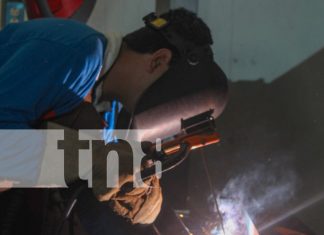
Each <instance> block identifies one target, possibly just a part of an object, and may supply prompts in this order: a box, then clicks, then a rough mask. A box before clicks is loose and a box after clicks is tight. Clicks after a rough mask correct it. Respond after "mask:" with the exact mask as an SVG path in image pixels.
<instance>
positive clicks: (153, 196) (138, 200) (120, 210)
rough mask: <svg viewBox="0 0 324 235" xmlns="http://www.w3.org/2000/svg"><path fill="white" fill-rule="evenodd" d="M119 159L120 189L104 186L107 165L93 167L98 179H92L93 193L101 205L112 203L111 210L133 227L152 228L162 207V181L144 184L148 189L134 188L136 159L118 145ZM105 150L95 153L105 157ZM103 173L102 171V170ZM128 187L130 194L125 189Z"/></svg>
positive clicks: (150, 179) (146, 181)
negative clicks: (134, 163)
mask: <svg viewBox="0 0 324 235" xmlns="http://www.w3.org/2000/svg"><path fill="white" fill-rule="evenodd" d="M116 148H117V149H118V156H119V172H120V175H119V187H117V185H116V187H114V188H107V187H106V185H105V180H104V179H105V177H106V176H105V173H106V172H105V171H104V169H103V168H102V167H105V166H106V164H105V162H100V161H96V163H95V164H94V166H93V167H94V169H95V172H98V173H97V175H96V176H97V177H96V179H93V181H95V180H96V182H94V187H93V192H94V194H95V196H96V197H97V199H98V200H99V201H109V202H110V203H109V205H110V206H111V208H112V209H113V210H114V211H115V212H116V213H117V214H118V215H120V216H122V217H124V218H127V219H129V221H130V222H131V223H133V224H150V223H153V222H154V220H155V219H156V218H157V216H158V215H159V213H160V210H161V206H162V190H161V187H160V182H159V179H158V178H157V177H156V176H152V177H150V178H148V179H146V180H144V183H145V187H139V188H132V186H133V165H132V163H133V158H132V156H131V153H129V152H127V151H124V149H125V148H124V146H123V144H118V145H117V147H116V146H115V149H116ZM100 151H103V149H97V150H96V152H97V153H98V154H99V155H100V156H102V153H100ZM101 169H102V170H101ZM125 186H126V188H127V190H124V189H125Z"/></svg>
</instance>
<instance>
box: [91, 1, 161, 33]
mask: <svg viewBox="0 0 324 235" xmlns="http://www.w3.org/2000/svg"><path fill="white" fill-rule="evenodd" d="M154 10H155V1H153V0H97V3H96V6H95V8H94V11H93V13H92V14H91V16H90V19H89V21H88V24H89V25H90V26H92V27H94V28H96V29H97V30H99V31H103V32H120V33H122V34H126V33H129V32H131V31H133V30H136V29H138V28H139V27H142V26H143V25H144V24H143V21H142V18H143V16H145V15H146V14H148V13H150V12H152V11H154Z"/></svg>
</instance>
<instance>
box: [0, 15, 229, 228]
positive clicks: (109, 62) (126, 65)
mask: <svg viewBox="0 0 324 235" xmlns="http://www.w3.org/2000/svg"><path fill="white" fill-rule="evenodd" d="M161 18H163V19H165V21H167V22H169V24H170V27H171V26H172V28H173V31H175V32H176V34H177V35H178V36H179V37H180V38H182V40H184V41H185V42H190V43H191V44H192V45H194V46H195V47H197V48H199V47H203V46H208V47H209V46H210V45H211V44H212V38H211V35H210V31H209V29H208V27H207V26H206V25H205V23H204V22H203V21H202V20H201V19H199V18H198V17H197V16H196V15H194V14H193V13H191V12H189V11H187V10H185V9H177V10H172V11H170V12H168V13H166V14H163V15H162V16H161ZM183 56H184V55H183V51H180V50H179V48H177V46H175V45H174V44H172V43H170V41H169V40H168V39H167V38H166V37H165V35H163V34H161V33H160V32H159V30H154V29H153V28H151V27H148V26H146V27H143V28H141V29H139V30H137V31H135V32H133V33H131V34H128V35H126V36H125V37H124V38H123V39H122V41H121V40H119V39H118V38H116V37H112V36H111V35H104V34H101V33H99V32H97V31H95V30H93V29H91V28H89V27H87V26H86V25H83V24H80V23H77V22H74V21H68V20H59V19H45V20H34V21H29V22H26V23H22V24H12V25H9V26H7V27H6V28H4V29H3V30H2V31H1V32H0V128H1V129H31V128H37V127H38V124H39V122H40V121H42V120H48V119H51V118H55V117H59V116H61V115H64V114H67V113H69V112H71V111H73V110H75V109H76V108H78V106H80V105H81V104H82V103H83V102H84V101H87V102H92V103H93V105H94V106H95V108H96V109H97V111H98V112H100V113H102V114H103V117H104V119H105V122H106V127H105V129H106V135H105V138H106V140H107V142H109V141H110V140H111V132H110V130H111V129H113V128H114V127H115V125H116V122H115V120H116V115H117V113H118V112H119V111H120V106H121V104H122V105H123V107H124V108H125V109H126V110H127V111H128V112H129V113H133V112H134V110H135V107H136V104H137V102H138V101H139V99H140V97H141V96H142V95H143V93H144V92H145V91H146V90H147V89H148V88H149V87H151V86H152V84H155V83H156V82H157V81H158V80H159V78H161V76H162V75H163V74H164V73H165V72H167V71H168V70H169V68H170V67H172V66H174V65H176V61H177V60H178V59H181V58H182V57H183ZM191 63H193V64H195V61H193V62H191ZM178 79H181V77H179V78H178ZM215 80H219V81H220V82H219V81H218V82H216V84H220V85H219V87H218V88H219V90H220V91H221V92H222V95H223V96H225V95H226V92H227V84H226V78H225V77H224V76H220V77H216V78H215ZM191 86H192V84H191ZM225 103H226V101H225V99H224V100H222V101H221V102H220V106H221V107H222V108H221V110H223V107H224V105H225ZM4 139H5V138H4ZM28 141H30V142H29V143H28V145H29V146H36V145H39V141H40V138H39V139H37V140H33V139H32V140H28ZM4 145H5V146H6V143H5V144H4ZM32 149H34V148H32ZM36 149H37V148H36ZM40 152H41V151H40V150H38V153H37V154H39V153H40ZM37 154H36V155H37ZM11 155H12V156H15V157H16V158H20V159H22V158H24V159H25V161H26V162H28V159H26V158H27V157H26V156H25V154H21V153H20V156H18V155H19V153H15V152H13V153H11ZM17 156H18V157H17ZM34 156H35V154H34ZM7 168H10V167H7ZM36 168H37V164H36V163H35V164H34V165H31V166H30V167H29V170H30V169H36ZM157 184H158V183H155V185H157ZM153 186H154V185H153ZM104 198H105V200H109V199H110V197H108V198H106V197H104ZM155 200H156V201H159V203H160V196H159V197H158V199H155ZM153 204H154V203H153ZM144 207H145V206H144ZM146 207H147V206H146ZM158 211H159V206H158V207H157V208H156V210H155V211H154V213H153V212H151V213H152V216H149V218H145V219H143V220H141V219H139V220H138V221H137V222H138V223H147V221H149V222H152V221H153V220H154V219H155V218H156V216H157V214H158ZM156 212H157V213H156ZM121 214H122V213H121ZM140 214H143V211H140ZM144 214H145V213H144ZM131 217H132V216H131ZM144 217H145V216H144ZM132 218H134V216H133V217H132Z"/></svg>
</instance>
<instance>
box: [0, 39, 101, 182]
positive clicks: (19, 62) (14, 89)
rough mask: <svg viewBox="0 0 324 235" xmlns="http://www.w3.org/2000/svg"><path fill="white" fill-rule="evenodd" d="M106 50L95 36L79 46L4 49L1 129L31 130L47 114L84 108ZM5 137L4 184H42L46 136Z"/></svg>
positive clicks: (0, 155)
mask: <svg viewBox="0 0 324 235" xmlns="http://www.w3.org/2000/svg"><path fill="white" fill-rule="evenodd" d="M103 47H104V43H103V41H102V40H101V39H99V38H98V37H95V36H93V37H88V38H86V39H84V40H82V43H80V45H79V48H70V47H67V46H66V45H62V44H59V43H53V42H51V41H46V40H30V41H28V42H23V43H14V44H5V45H0V57H1V58H2V61H3V63H0V129H30V128H32V127H33V125H34V124H35V123H36V122H37V121H38V120H39V119H40V118H41V117H42V115H44V114H45V113H46V112H48V111H50V110H54V111H55V112H56V113H57V114H58V115H59V114H63V113H66V112H68V111H70V110H72V109H73V108H74V107H76V106H77V105H78V104H80V102H82V100H83V98H84V97H85V96H86V95H87V94H88V92H89V91H90V89H91V88H92V86H93V84H94V83H95V80H96V77H97V75H98V74H99V72H100V68H101V65H102V57H103V51H104V49H103ZM3 58H6V60H3ZM15 133H18V134H15ZM0 137H1V139H2V141H1V144H0V150H1V151H0V180H1V178H2V179H4V178H5V179H13V180H18V181H24V182H25V183H34V182H36V179H37V176H38V173H39V167H40V165H41V162H42V152H43V146H44V138H43V134H42V133H41V132H40V131H37V130H34V132H33V133H28V132H25V131H22V132H20V133H19V132H15V131H13V130H10V132H6V131H4V130H0ZM17 146H19V148H17Z"/></svg>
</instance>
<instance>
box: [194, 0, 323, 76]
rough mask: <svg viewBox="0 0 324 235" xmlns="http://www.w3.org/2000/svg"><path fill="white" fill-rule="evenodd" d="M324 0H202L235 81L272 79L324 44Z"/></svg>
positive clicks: (222, 59)
mask: <svg viewBox="0 0 324 235" xmlns="http://www.w3.org/2000/svg"><path fill="white" fill-rule="evenodd" d="M323 12H324V1H323V0H312V1H307V0H262V1H260V0H200V1H199V15H200V16H201V17H202V18H203V19H204V20H205V21H206V22H207V24H208V25H209V26H210V28H211V30H212V33H213V37H214V46H213V49H214V52H215V57H216V60H217V61H218V62H219V64H220V65H221V67H222V68H223V69H224V70H225V72H226V73H227V75H228V76H229V77H230V78H231V79H232V80H245V79H249V80H255V79H259V78H263V79H265V80H266V81H272V80H273V79H275V78H277V77H279V76H280V75H282V74H283V73H285V72H287V71H289V70H290V69H291V68H292V67H294V66H296V65H298V64H299V63H301V62H302V61H304V60H305V59H307V58H308V57H310V56H311V55H312V54H314V53H315V52H317V51H318V50H320V49H321V48H323V46H324V27H323V24H324V14H323Z"/></svg>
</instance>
